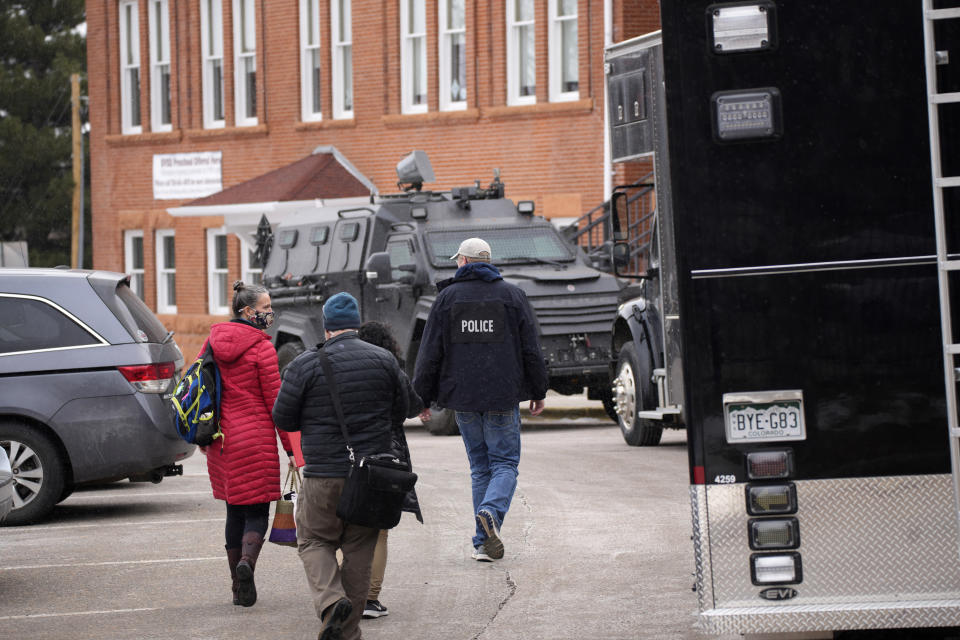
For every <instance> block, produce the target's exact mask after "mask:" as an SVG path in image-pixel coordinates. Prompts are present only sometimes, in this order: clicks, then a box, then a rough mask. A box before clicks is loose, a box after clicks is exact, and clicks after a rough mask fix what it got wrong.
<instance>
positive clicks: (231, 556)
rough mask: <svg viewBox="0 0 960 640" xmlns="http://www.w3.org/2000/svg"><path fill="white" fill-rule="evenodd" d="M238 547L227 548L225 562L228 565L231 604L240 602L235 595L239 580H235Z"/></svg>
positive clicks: (238, 554)
mask: <svg viewBox="0 0 960 640" xmlns="http://www.w3.org/2000/svg"><path fill="white" fill-rule="evenodd" d="M240 552H241V549H240V547H236V548H234V549H227V564H229V565H230V581H231V583H232V584H231V586H230V588H231V589H232V590H233V604H240V597H239V596H238V595H237V586H238V585H239V581H238V580H237V563H238V562H240Z"/></svg>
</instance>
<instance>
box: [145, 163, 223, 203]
mask: <svg viewBox="0 0 960 640" xmlns="http://www.w3.org/2000/svg"><path fill="white" fill-rule="evenodd" d="M222 161H223V152H221V151H201V152H198V153H167V154H156V155H154V156H153V197H154V199H155V200H183V199H186V198H202V197H204V196H209V195H210V194H213V193H217V192H218V191H221V190H222V189H223V164H222Z"/></svg>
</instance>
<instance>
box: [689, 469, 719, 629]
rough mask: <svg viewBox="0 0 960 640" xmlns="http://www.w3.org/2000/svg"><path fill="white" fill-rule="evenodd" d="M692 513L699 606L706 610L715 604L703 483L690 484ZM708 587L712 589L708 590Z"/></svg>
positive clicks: (705, 490) (705, 492) (705, 494)
mask: <svg viewBox="0 0 960 640" xmlns="http://www.w3.org/2000/svg"><path fill="white" fill-rule="evenodd" d="M690 513H691V514H692V517H693V555H694V560H695V561H696V583H695V584H696V587H697V606H698V607H699V608H700V611H704V610H705V609H707V608H708V607H710V606H712V605H713V592H712V584H713V580H712V578H711V571H710V563H709V562H708V561H707V560H708V558H709V555H708V554H707V553H706V550H707V549H709V548H710V547H709V544H710V539H709V537H708V536H707V527H706V519H707V488H706V487H705V486H704V485H702V484H694V485H690ZM708 589H709V590H710V591H709V592H708Z"/></svg>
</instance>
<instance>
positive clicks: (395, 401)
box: [273, 293, 416, 640]
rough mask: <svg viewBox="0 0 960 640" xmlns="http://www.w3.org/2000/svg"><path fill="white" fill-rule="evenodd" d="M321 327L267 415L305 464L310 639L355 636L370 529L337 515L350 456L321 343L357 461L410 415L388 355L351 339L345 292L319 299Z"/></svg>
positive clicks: (353, 324) (303, 536)
mask: <svg viewBox="0 0 960 640" xmlns="http://www.w3.org/2000/svg"><path fill="white" fill-rule="evenodd" d="M323 324H324V335H325V336H326V342H325V343H324V344H323V345H322V346H321V347H318V348H316V349H311V350H309V351H306V352H304V353H302V354H300V355H299V356H297V358H296V359H295V360H294V361H293V362H291V363H290V364H289V365H288V366H287V368H286V369H285V370H284V372H283V381H282V383H281V385H280V393H279V394H278V396H277V402H276V404H275V405H274V407H273V420H274V422H275V423H276V425H277V427H278V428H279V429H282V430H284V431H300V433H301V447H302V449H303V458H304V461H305V466H304V467H303V475H304V478H303V484H302V486H301V487H300V493H299V495H298V496H297V507H296V521H297V546H298V549H299V553H300V560H301V561H302V562H303V567H304V570H305V571H306V574H307V582H308V583H309V585H310V590H311V592H312V593H313V601H314V606H315V608H316V611H317V616H318V617H319V618H320V621H321V629H320V636H319V637H320V639H321V640H339V639H340V638H344V639H345V640H357V639H358V638H360V637H361V634H360V624H359V623H360V616H361V612H362V611H363V607H364V604H365V603H366V598H367V593H368V590H369V588H370V566H371V562H372V560H373V551H374V548H375V547H376V544H377V534H378V531H377V529H371V528H369V527H362V526H359V525H355V524H350V523H347V522H343V521H342V520H340V519H339V518H338V517H337V513H336V511H337V502H338V501H339V499H340V494H341V492H342V491H343V485H344V480H345V478H346V476H347V473H348V472H349V469H350V457H349V452H348V450H347V444H346V442H345V441H344V438H343V433H342V432H341V428H340V423H339V421H338V419H337V414H336V411H335V410H334V407H333V403H332V400H331V397H330V389H329V386H328V384H329V381H328V380H327V377H326V375H325V374H324V371H323V367H322V365H321V362H320V358H319V355H318V351H319V349H323V351H324V352H325V353H326V354H327V357H328V359H329V361H330V365H331V367H332V369H333V375H334V377H335V378H336V384H337V387H338V389H339V392H340V399H341V403H342V405H343V413H344V421H345V422H346V429H347V431H348V432H349V434H350V443H351V445H352V447H353V451H354V455H355V457H356V458H357V459H360V458H362V457H364V456H370V455H374V454H378V453H385V452H388V451H390V448H391V440H392V437H391V436H392V433H393V424H394V423H395V422H396V421H397V420H401V421H402V420H403V418H404V417H406V416H407V415H411V408H410V392H409V387H410V383H409V380H407V376H406V374H404V373H403V371H401V370H400V366H399V364H397V359H396V358H395V357H393V354H391V353H390V352H389V351H387V350H386V349H383V348H381V347H377V346H375V345H372V344H369V343H367V342H364V341H363V340H360V338H359V337H358V336H357V329H358V328H359V326H360V310H359V307H358V305H357V301H356V299H354V297H353V296H351V295H350V294H348V293H338V294H336V295H334V296H331V297H330V298H329V299H328V300H327V301H326V303H325V304H324V305H323ZM412 415H416V407H414V408H413V411H412ZM338 549H339V550H340V551H341V552H342V553H343V567H342V569H341V567H340V566H338V564H337V557H336V552H337V550H338Z"/></svg>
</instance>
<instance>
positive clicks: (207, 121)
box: [200, 0, 226, 129]
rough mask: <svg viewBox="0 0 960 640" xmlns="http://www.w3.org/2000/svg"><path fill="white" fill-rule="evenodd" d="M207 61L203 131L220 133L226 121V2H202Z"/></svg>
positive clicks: (201, 13) (202, 29)
mask: <svg viewBox="0 0 960 640" xmlns="http://www.w3.org/2000/svg"><path fill="white" fill-rule="evenodd" d="M200 48H201V50H202V59H203V74H202V77H203V128H204V129H218V128H221V127H223V126H224V125H225V124H226V120H225V119H224V117H223V0H200Z"/></svg>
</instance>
